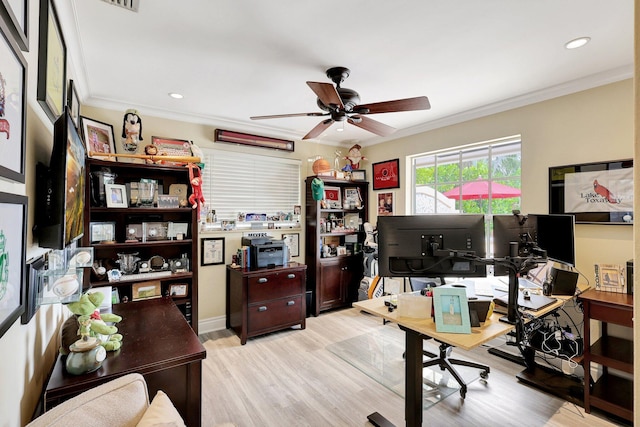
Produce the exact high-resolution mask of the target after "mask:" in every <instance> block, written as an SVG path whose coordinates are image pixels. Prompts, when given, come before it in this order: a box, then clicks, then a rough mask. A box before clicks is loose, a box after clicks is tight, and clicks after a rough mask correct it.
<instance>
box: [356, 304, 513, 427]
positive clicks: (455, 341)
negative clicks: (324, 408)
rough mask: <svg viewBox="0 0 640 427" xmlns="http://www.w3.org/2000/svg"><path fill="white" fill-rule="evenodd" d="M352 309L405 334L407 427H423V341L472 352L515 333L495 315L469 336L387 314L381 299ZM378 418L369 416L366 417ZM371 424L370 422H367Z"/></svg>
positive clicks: (424, 322) (428, 323) (390, 313)
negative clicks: (387, 323)
mask: <svg viewBox="0 0 640 427" xmlns="http://www.w3.org/2000/svg"><path fill="white" fill-rule="evenodd" d="M353 306H354V307H356V308H358V309H360V310H362V311H364V312H367V313H370V314H373V315H374V316H378V317H381V318H383V319H385V320H388V321H390V322H395V323H397V324H398V325H399V326H400V328H401V329H402V330H404V331H405V357H406V360H405V404H404V408H405V420H406V425H407V426H408V427H417V426H422V398H423V397H422V369H423V367H422V350H423V345H422V344H423V340H424V339H425V338H426V337H429V338H433V339H435V340H438V341H440V342H443V343H446V344H449V345H452V346H454V347H458V348H462V349H464V350H471V349H473V348H475V347H478V346H480V345H482V344H484V343H486V342H488V341H491V340H492V339H494V338H496V337H499V336H502V335H504V334H506V333H508V332H510V331H512V330H513V329H514V325H510V324H508V323H504V322H501V321H500V320H499V319H500V316H501V315H499V314H497V313H494V314H493V315H492V316H491V318H490V319H489V320H488V321H486V322H484V324H483V326H481V327H479V328H472V329H471V331H472V332H471V333H470V334H452V333H443V332H437V331H436V325H435V323H434V321H433V320H432V319H414V318H409V317H400V316H398V312H397V311H392V312H389V310H388V308H387V306H385V305H384V298H375V299H370V300H364V301H358V302H356V303H354V304H353ZM372 416H377V417H379V418H382V417H381V416H380V415H379V414H377V413H376V414H372V415H370V416H369V417H372ZM370 420H371V418H370ZM376 422H377V423H378V425H381V426H382V425H384V426H392V424H391V423H389V422H388V421H387V420H384V419H380V420H376ZM385 422H386V423H385Z"/></svg>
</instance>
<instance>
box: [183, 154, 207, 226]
mask: <svg viewBox="0 0 640 427" xmlns="http://www.w3.org/2000/svg"><path fill="white" fill-rule="evenodd" d="M187 167H188V168H189V181H190V182H191V195H190V196H189V203H190V204H191V207H192V208H193V209H197V210H198V219H200V210H201V207H202V205H204V195H203V194H202V175H200V168H199V167H198V165H196V164H195V163H189V164H188V165H187Z"/></svg>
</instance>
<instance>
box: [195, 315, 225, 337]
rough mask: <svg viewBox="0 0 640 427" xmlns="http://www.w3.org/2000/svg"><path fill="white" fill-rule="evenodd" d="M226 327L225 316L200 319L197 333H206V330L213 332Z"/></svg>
mask: <svg viewBox="0 0 640 427" xmlns="http://www.w3.org/2000/svg"><path fill="white" fill-rule="evenodd" d="M223 329H227V317H226V316H218V317H210V318H208V319H204V320H200V321H199V322H198V333H199V334H206V333H207V332H215V331H221V330H223Z"/></svg>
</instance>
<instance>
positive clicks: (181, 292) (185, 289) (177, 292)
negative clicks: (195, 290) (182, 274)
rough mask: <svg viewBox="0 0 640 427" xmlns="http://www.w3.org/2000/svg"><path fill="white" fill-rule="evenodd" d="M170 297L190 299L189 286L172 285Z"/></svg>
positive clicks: (170, 286)
mask: <svg viewBox="0 0 640 427" xmlns="http://www.w3.org/2000/svg"><path fill="white" fill-rule="evenodd" d="M169 295H170V296H172V297H188V296H189V285H188V284H186V283H172V284H170V285H169Z"/></svg>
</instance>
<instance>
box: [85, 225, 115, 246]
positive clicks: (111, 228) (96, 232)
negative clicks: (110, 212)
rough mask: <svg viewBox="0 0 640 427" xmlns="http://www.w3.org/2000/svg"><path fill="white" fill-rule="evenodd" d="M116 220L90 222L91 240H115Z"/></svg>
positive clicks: (98, 241)
mask: <svg viewBox="0 0 640 427" xmlns="http://www.w3.org/2000/svg"><path fill="white" fill-rule="evenodd" d="M115 240H116V223H115V221H107V222H91V223H89V241H90V242H91V243H106V242H115Z"/></svg>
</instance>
